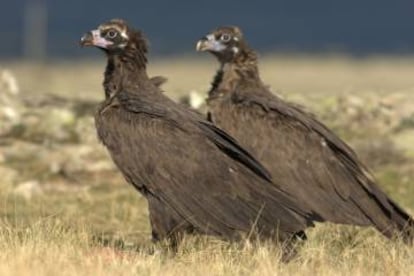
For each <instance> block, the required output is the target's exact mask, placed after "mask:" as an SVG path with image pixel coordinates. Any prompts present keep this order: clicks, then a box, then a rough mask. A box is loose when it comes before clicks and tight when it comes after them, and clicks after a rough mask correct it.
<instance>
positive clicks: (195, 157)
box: [81, 20, 313, 241]
mask: <svg viewBox="0 0 414 276" xmlns="http://www.w3.org/2000/svg"><path fill="white" fill-rule="evenodd" d="M81 44H82V45H84V46H95V47H98V48H100V49H102V50H103V51H104V52H105V53H106V55H107V67H106V71H105V81H104V90H105V94H106V96H107V98H106V99H105V101H103V102H102V104H101V105H100V107H99V108H98V111H97V113H96V116H95V123H96V128H97V132H98V136H99V138H100V140H101V141H102V143H103V144H104V145H105V146H106V147H107V149H108V150H109V152H110V154H111V156H112V159H113V161H114V162H115V164H116V165H117V167H118V168H119V169H120V171H121V172H122V174H123V175H124V177H125V179H126V180H127V181H128V182H129V183H130V184H132V185H133V186H134V187H135V188H136V189H138V190H139V191H140V192H141V193H142V194H143V196H144V197H145V198H146V199H147V200H148V204H149V212H150V222H151V226H152V234H153V238H154V239H155V240H160V239H164V238H167V237H168V238H170V240H172V241H174V240H176V239H177V237H179V236H181V234H182V233H184V232H196V233H201V234H209V235H217V236H220V237H222V238H226V239H239V238H241V237H243V234H250V233H252V232H251V231H252V230H254V231H253V234H259V236H260V237H262V238H274V237H276V236H275V235H276V234H277V238H278V239H279V240H283V241H285V240H289V239H290V238H291V237H294V236H296V235H299V234H300V235H302V234H303V232H302V231H303V230H304V229H305V228H306V227H307V226H311V225H312V221H313V216H312V214H310V213H307V212H305V211H303V208H302V206H301V205H300V203H298V202H295V201H292V199H291V198H290V197H289V196H288V195H286V194H285V193H284V192H283V191H281V190H280V189H279V188H278V187H277V185H273V184H272V183H271V178H270V176H269V173H268V172H267V171H266V170H265V169H264V168H263V167H262V165H261V164H260V163H258V162H257V161H256V160H255V159H254V158H253V157H252V156H251V155H250V154H249V153H248V152H247V151H245V150H244V149H243V148H242V147H240V146H239V145H238V144H237V142H236V141H235V140H234V139H232V138H231V137H230V136H229V135H227V134H226V133H225V132H224V131H222V130H220V129H219V128H217V127H215V126H214V125H213V124H211V123H210V122H208V121H206V120H205V119H204V118H202V116H200V115H198V114H197V113H196V112H193V111H190V110H188V109H186V108H185V107H183V106H181V105H179V104H176V103H174V102H173V101H172V100H170V99H169V98H167V97H166V96H165V95H164V94H163V93H162V92H161V90H160V89H159V88H158V86H157V84H158V83H159V82H154V80H151V79H150V78H149V77H148V75H147V72H146V63H147V58H146V54H147V43H146V41H145V39H144V37H143V35H142V34H141V32H140V31H136V30H134V29H132V28H130V27H128V26H127V24H126V23H125V22H124V21H122V20H111V21H109V22H107V23H104V24H101V25H100V26H99V27H98V29H96V30H93V31H90V32H88V33H86V34H85V35H84V36H83V37H82V39H81ZM276 232H277V233H276Z"/></svg>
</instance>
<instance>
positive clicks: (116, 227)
mask: <svg viewBox="0 0 414 276" xmlns="http://www.w3.org/2000/svg"><path fill="white" fill-rule="evenodd" d="M0 197H1V201H0V202H2V203H1V206H0V208H1V212H2V214H1V218H2V219H1V220H0V252H1V253H0V275H133V274H139V275H235V274H239V275H291V274H309V273H312V274H319V275H332V274H341V275H363V274H369V275H372V274H384V275H397V274H398V275H409V274H410V273H412V271H414V255H413V253H414V252H413V248H412V247H408V246H406V245H404V244H401V243H399V242H391V241H388V240H386V239H384V238H383V237H382V236H381V235H379V234H378V233H376V232H375V231H374V230H372V229H359V228H357V227H346V226H336V225H318V226H317V227H316V228H314V229H311V230H310V231H309V241H308V242H307V243H305V244H304V245H303V246H302V247H301V248H300V251H299V256H298V258H297V259H296V260H294V261H293V262H291V263H289V264H283V263H281V262H280V261H279V257H280V250H279V248H278V247H277V246H276V245H272V244H262V245H259V246H252V245H249V244H241V245H240V244H239V245H235V244H228V243H226V242H222V241H219V240H216V239H213V238H205V237H186V239H185V240H184V242H183V245H182V246H181V247H180V248H179V251H178V252H177V253H176V254H172V253H171V252H168V250H167V249H166V248H165V247H163V246H162V245H152V244H151V243H150V242H149V235H150V231H149V226H148V219H147V209H146V203H145V201H144V199H143V198H141V197H140V196H139V195H138V194H136V193H135V192H134V191H133V190H132V188H131V187H129V186H127V185H111V184H103V185H100V186H97V187H92V188H85V189H83V190H80V191H74V190H72V191H70V192H67V191H66V192H51V193H49V194H48V195H47V196H36V197H34V198H32V199H31V200H30V201H28V200H25V199H22V198H19V197H15V196H13V195H11V194H10V193H8V192H7V191H3V192H2V193H1V195H0Z"/></svg>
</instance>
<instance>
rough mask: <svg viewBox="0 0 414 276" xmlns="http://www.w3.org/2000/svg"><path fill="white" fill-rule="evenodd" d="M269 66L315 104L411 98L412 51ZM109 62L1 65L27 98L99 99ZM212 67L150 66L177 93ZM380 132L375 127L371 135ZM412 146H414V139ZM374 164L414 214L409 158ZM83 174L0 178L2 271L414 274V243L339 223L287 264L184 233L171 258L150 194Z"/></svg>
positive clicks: (267, 71)
mask: <svg viewBox="0 0 414 276" xmlns="http://www.w3.org/2000/svg"><path fill="white" fill-rule="evenodd" d="M262 63H263V66H262V68H261V70H262V72H263V74H262V75H263V79H264V80H265V81H266V82H267V83H269V84H271V85H272V87H273V89H274V90H277V91H280V92H281V93H282V94H283V95H285V96H286V97H288V98H290V99H293V100H297V101H299V102H301V103H304V104H306V105H307V106H310V107H311V108H312V109H314V110H318V107H319V106H320V105H321V103H322V102H323V101H324V100H325V99H326V98H328V97H331V96H332V95H348V94H354V95H358V96H364V95H365V96H366V95H376V97H386V96H387V95H390V94H395V93H398V94H403V95H404V96H405V97H407V99H413V98H414V96H413V92H414V58H372V59H366V60H355V59H347V58H344V57H331V58H315V57H314V58H309V57H280V56H275V57H270V56H268V57H264V58H263V62H262ZM103 66H104V64H103V62H102V63H100V62H91V63H88V64H85V63H81V64H78V63H74V62H72V63H59V64H53V65H50V64H49V65H34V64H27V63H21V62H12V63H8V64H5V67H8V68H10V69H11V70H12V71H13V72H14V73H15V74H16V76H17V78H18V80H19V83H20V85H21V88H22V93H24V94H26V95H29V96H30V95H32V94H36V93H55V94H59V95H65V96H67V97H86V98H92V99H100V98H101V97H102V96H101V95H102V92H101V82H102V71H103ZM189 68H191V70H189ZM215 68H216V64H215V63H214V62H213V61H212V60H209V59H207V58H205V59H203V60H197V61H194V60H191V59H187V60H180V59H171V60H167V61H165V60H158V61H155V62H154V63H153V64H151V65H150V72H151V74H152V75H166V76H167V77H168V78H169V79H170V80H169V83H167V84H166V85H165V90H166V91H167V93H168V94H169V95H170V96H171V97H173V98H178V97H179V96H181V95H184V94H187V93H188V92H189V91H191V90H197V91H205V90H207V88H208V83H209V82H210V80H211V77H212V74H213V71H214V69H215ZM189 72H191V75H189ZM336 115H337V116H339V117H340V116H341V115H342V114H336ZM327 123H328V124H332V122H331V121H328V122H327ZM332 126H335V124H332ZM91 131H93V130H91ZM390 135H391V136H392V134H390ZM351 136H352V135H351ZM362 137H364V136H362ZM380 138H381V137H378V134H375V133H373V134H370V136H369V137H368V138H367V137H364V139H372V140H373V141H374V140H377V139H380ZM391 138H392V137H391ZM405 143H406V144H410V143H414V138H413V137H411V138H407V141H406V142H405ZM384 147H387V146H386V145H385V146H384ZM384 147H380V149H381V148H384ZM385 155H387V156H388V155H389V154H388V151H384V153H382V151H380V153H379V157H376V158H383V157H387V156H385ZM372 159H373V157H372V158H371V159H370V158H367V162H370V161H372ZM374 163H375V162H372V164H374ZM20 167H22V168H23V167H24V164H21V165H20ZM20 167H19V168H20ZM374 172H375V175H376V176H377V178H378V179H379V182H380V185H381V186H382V187H383V188H384V189H385V190H386V191H387V192H388V193H389V194H391V195H392V197H393V198H394V199H395V200H396V201H397V202H399V203H400V204H401V205H402V206H403V207H404V208H406V209H407V210H408V211H409V212H410V213H411V214H413V211H414V185H413V183H414V166H413V161H412V159H407V160H404V161H401V160H400V159H398V158H395V159H393V160H391V161H387V162H385V163H384V162H383V163H381V164H380V165H377V166H375V167H374ZM42 177H43V176H41V175H39V176H38V178H39V179H40V180H42V179H43V178H42ZM86 182H87V181H86V180H85V183H83V182H82V181H80V183H78V185H64V184H60V183H58V182H56V183H55V182H53V181H49V183H48V188H47V189H46V190H45V191H44V192H42V193H40V194H38V195H36V194H35V195H34V196H32V197H30V198H24V197H21V196H18V195H16V193H15V192H14V188H15V187H14V186H13V185H9V184H3V183H1V182H0V275H132V274H143V275H234V274H239V275H292V274H305V275H309V274H319V275H410V274H412V275H414V248H413V247H408V246H405V245H403V244H401V243H400V242H391V241H388V240H385V239H384V238H383V237H382V236H381V235H379V234H378V233H377V232H375V231H374V230H372V229H360V228H356V227H347V226H336V225H318V226H317V227H316V228H314V229H310V230H309V232H308V236H309V241H308V242H307V243H305V244H304V245H303V246H302V247H301V248H300V250H299V255H298V258H297V259H296V260H294V261H293V262H291V263H289V264H282V263H280V262H279V253H280V251H279V248H278V247H277V246H276V245H271V244H263V245H260V246H252V245H249V244H239V245H231V244H227V243H225V242H222V241H218V240H215V239H211V238H210V239H209V238H200V237H187V238H186V239H185V241H184V243H183V245H182V246H181V247H180V248H179V251H178V253H177V254H175V255H174V254H172V253H171V252H168V250H167V249H166V248H165V247H163V246H162V245H157V246H154V245H153V244H151V242H150V229H149V225H148V211H147V207H146V202H145V200H144V199H143V198H142V197H141V196H140V195H139V194H138V193H136V192H135V191H134V190H133V189H132V188H131V187H129V186H128V185H126V184H125V183H124V181H123V180H122V178H121V177H120V176H119V174H118V173H117V172H114V175H113V176H112V177H108V176H102V177H101V178H100V177H99V175H98V176H97V181H94V182H93V183H92V185H91V183H89V182H88V183H86Z"/></svg>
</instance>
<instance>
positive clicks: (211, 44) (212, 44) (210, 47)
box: [196, 34, 225, 52]
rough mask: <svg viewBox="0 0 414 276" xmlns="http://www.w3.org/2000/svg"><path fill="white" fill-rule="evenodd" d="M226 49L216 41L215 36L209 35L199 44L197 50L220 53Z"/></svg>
mask: <svg viewBox="0 0 414 276" xmlns="http://www.w3.org/2000/svg"><path fill="white" fill-rule="evenodd" d="M224 49H225V46H224V45H223V44H221V43H220V42H219V41H217V40H216V38H215V36H214V35H212V34H209V35H207V36H205V37H203V38H202V39H200V40H199V41H198V42H197V46H196V50H197V51H199V52H205V51H212V52H220V51H223V50H224Z"/></svg>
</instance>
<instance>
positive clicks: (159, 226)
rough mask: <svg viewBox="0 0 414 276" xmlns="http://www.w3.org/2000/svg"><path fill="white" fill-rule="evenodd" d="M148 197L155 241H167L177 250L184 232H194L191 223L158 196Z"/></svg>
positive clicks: (152, 233)
mask: <svg viewBox="0 0 414 276" xmlns="http://www.w3.org/2000/svg"><path fill="white" fill-rule="evenodd" d="M147 199H148V209H149V217H150V224H151V235H152V240H153V242H161V241H167V242H168V245H169V247H170V248H172V249H174V250H177V248H178V246H179V244H180V242H181V240H182V238H183V236H184V234H185V233H190V232H193V229H192V227H191V225H190V224H189V223H188V222H187V221H185V220H184V219H183V218H182V217H181V216H180V215H179V214H178V213H177V212H176V211H175V210H173V209H172V208H170V207H168V206H167V205H165V203H163V202H161V201H160V200H159V199H158V198H156V197H154V196H152V195H148V196H147Z"/></svg>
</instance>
